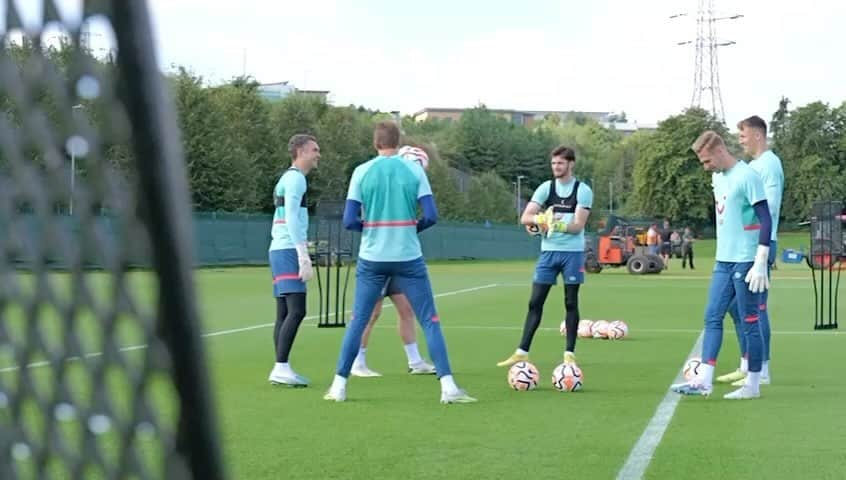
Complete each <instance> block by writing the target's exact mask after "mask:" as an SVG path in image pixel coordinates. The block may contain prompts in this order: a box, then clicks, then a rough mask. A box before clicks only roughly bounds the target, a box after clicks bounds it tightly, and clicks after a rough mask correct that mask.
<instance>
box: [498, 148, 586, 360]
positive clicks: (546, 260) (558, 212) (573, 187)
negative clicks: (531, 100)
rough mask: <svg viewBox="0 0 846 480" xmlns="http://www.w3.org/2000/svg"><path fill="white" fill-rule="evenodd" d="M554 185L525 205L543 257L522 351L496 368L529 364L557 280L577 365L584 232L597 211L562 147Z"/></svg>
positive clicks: (571, 155) (568, 354) (572, 156)
mask: <svg viewBox="0 0 846 480" xmlns="http://www.w3.org/2000/svg"><path fill="white" fill-rule="evenodd" d="M551 156H552V159H551V161H550V166H551V167H552V177H553V178H552V179H551V180H547V181H546V182H544V183H542V184H541V185H540V186H539V187H538V188H537V189H536V190H535V193H534V195H532V200H531V201H530V202H529V204H528V205H526V210H525V211H524V212H523V216H522V218H521V223H523V224H524V225H527V226H531V227H534V226H537V227H539V228H540V229H541V230H542V231H544V234H545V235H544V238H543V241H542V242H541V254H540V257H539V258H538V262H537V265H536V266H535V275H534V279H533V281H532V294H531V298H530V299H529V312H528V313H527V314H526V322H525V324H524V326H523V337H522V340H521V341H520V346H519V347H518V348H517V350H516V351H515V352H514V353H513V354H512V355H511V356H510V357H508V358H507V359H505V360H503V361H501V362H499V363H497V366H498V367H508V366H510V365H513V364H515V363H517V362H521V361H528V359H529V348H530V347H531V344H532V340H533V339H534V336H535V332H536V331H537V329H538V326H539V325H540V321H541V317H542V316H543V306H544V303H546V297H547V296H548V295H549V290H550V289H551V288H552V286H553V285H555V283H556V281H557V278H558V275H559V274H560V275H561V276H562V280H563V281H564V307H565V310H566V316H565V318H564V321H565V324H566V326H567V345H566V346H565V349H564V363H571V364H576V355H575V349H576V338H577V332H578V326H579V286H580V285H581V284H582V283H584V281H585V233H584V228H585V224H586V223H587V220H588V217H589V216H590V209H591V206H592V205H593V192H592V191H591V189H590V187H589V186H588V185H586V184H584V183H582V182H580V181H578V180H577V179H576V177H575V176H574V175H573V170H574V168H575V165H576V153H575V152H574V151H573V149H571V148H568V147H565V146H560V147H558V148H556V149H555V150H553V151H552V155H551Z"/></svg>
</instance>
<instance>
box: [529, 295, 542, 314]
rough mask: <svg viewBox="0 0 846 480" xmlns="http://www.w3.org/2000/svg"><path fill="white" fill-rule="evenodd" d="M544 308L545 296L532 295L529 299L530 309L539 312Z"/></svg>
mask: <svg viewBox="0 0 846 480" xmlns="http://www.w3.org/2000/svg"><path fill="white" fill-rule="evenodd" d="M542 309H543V298H541V297H539V296H537V295H532V298H530V299H529V310H531V311H533V312H537V311H540V310H542Z"/></svg>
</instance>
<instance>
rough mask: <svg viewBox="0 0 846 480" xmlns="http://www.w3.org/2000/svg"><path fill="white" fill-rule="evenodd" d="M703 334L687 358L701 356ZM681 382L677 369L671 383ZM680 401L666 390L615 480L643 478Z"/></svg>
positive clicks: (682, 376)
mask: <svg viewBox="0 0 846 480" xmlns="http://www.w3.org/2000/svg"><path fill="white" fill-rule="evenodd" d="M704 334H705V331H704V330H702V331H700V333H699V337H698V338H697V339H696V343H694V344H693V348H692V349H691V350H690V354H688V356H687V358H690V357H694V356H700V355H701V353H700V352H701V351H702V337H703V336H704ZM683 380H684V374H683V373H682V371H681V369H679V373H678V374H677V375H676V378H675V380H673V383H681V382H682V381H683ZM680 399H681V395H679V394H678V393H675V392H673V391H670V390H669V389H668V391H667V394H666V395H664V399H663V400H661V403H659V404H658V408H657V409H656V410H655V414H654V415H653V416H652V418H651V419H650V420H649V423H648V424H647V425H646V429H645V430H644V431H643V434H641V436H640V438H639V439H638V441H637V443H636V444H635V446H634V447H633V448H632V451H631V452H630V453H629V458H628V459H626V463H624V464H623V467H622V468H621V469H620V471H619V473H617V480H637V479H640V478H643V474H644V473H646V468H647V467H648V466H649V462H650V461H652V455H653V454H654V453H655V449H656V448H658V444H659V443H661V439H662V438H664V432H666V431H667V427H668V426H669V425H670V421H671V420H672V419H673V415H674V414H675V413H676V407H677V406H678V404H679V400H680Z"/></svg>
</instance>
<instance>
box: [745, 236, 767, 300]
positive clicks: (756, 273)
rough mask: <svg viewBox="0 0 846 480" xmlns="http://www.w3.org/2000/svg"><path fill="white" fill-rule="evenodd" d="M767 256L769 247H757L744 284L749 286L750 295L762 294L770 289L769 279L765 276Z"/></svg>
mask: <svg viewBox="0 0 846 480" xmlns="http://www.w3.org/2000/svg"><path fill="white" fill-rule="evenodd" d="M769 256H770V247H768V246H765V245H758V251H757V252H755V262H754V263H752V268H750V269H749V271H748V272H746V283H748V284H749V291H750V292H752V293H762V292H765V291H766V290H767V289H769V288H770V278H769V275H767V259H768V258H769Z"/></svg>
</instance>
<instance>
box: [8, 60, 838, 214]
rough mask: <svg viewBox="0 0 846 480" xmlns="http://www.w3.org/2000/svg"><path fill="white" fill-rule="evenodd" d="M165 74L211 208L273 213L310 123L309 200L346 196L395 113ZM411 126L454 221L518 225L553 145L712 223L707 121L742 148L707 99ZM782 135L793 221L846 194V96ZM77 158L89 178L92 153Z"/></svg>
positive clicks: (602, 191)
mask: <svg viewBox="0 0 846 480" xmlns="http://www.w3.org/2000/svg"><path fill="white" fill-rule="evenodd" d="M25 48H31V47H26V46H24V47H17V46H14V45H13V46H12V47H11V51H12V58H13V59H15V58H26V56H27V52H26V51H24V50H22V49H25ZM16 49H17V50H16ZM49 55H50V58H51V59H52V60H53V61H55V62H56V63H57V64H59V66H60V68H63V67H62V64H65V65H66V64H67V62H68V61H69V59H70V58H71V56H70V55H69V54H68V51H67V47H66V46H61V47H60V48H58V49H55V50H52V51H51V52H50V53H49ZM101 63H102V62H101ZM101 67H102V68H104V69H106V70H108V69H109V68H111V66H110V65H108V64H102V65H101ZM167 81H168V82H169V84H170V85H171V87H172V97H173V99H174V100H175V104H176V109H177V111H178V115H179V121H180V127H181V134H182V140H183V145H184V152H185V158H186V162H187V167H188V172H189V181H190V187H191V191H192V196H193V201H194V207H195V209H197V210H201V211H232V212H269V211H271V210H272V208H273V207H272V205H273V204H272V199H271V191H272V187H273V185H274V184H275V182H276V181H277V179H278V176H279V175H280V174H281V172H282V171H283V170H284V169H285V168H287V166H288V164H289V162H290V158H288V153H287V140H288V138H289V137H290V136H291V135H293V134H294V133H311V134H314V135H315V136H316V137H317V138H318V139H319V141H320V146H321V150H322V159H321V164H320V167H319V169H318V170H317V171H315V172H314V173H313V174H312V176H311V177H310V179H309V184H310V185H309V189H310V198H311V199H312V200H313V201H320V200H321V199H339V198H343V197H344V195H345V193H346V186H347V182H348V179H349V177H350V175H351V173H352V170H353V169H354V168H355V167H356V166H357V165H359V164H360V163H362V162H364V161H366V160H367V159H369V158H371V157H372V156H373V155H374V153H375V152H374V150H373V148H372V146H371V131H372V130H371V129H372V126H373V124H374V122H376V121H378V120H382V119H386V118H391V116H390V114H387V113H382V112H376V111H372V110H368V109H366V108H363V107H354V106H345V107H342V106H333V105H329V104H327V103H326V102H325V101H323V100H321V99H319V98H315V97H311V96H305V95H298V94H295V95H292V96H289V97H287V98H285V99H283V100H280V101H275V102H271V101H268V100H265V99H263V98H261V96H260V95H259V94H258V84H257V83H256V82H255V81H254V80H253V79H250V78H236V79H233V80H232V81H230V82H228V83H226V84H223V85H217V86H208V85H206V84H205V83H204V81H203V79H202V78H201V77H199V76H197V75H194V74H193V73H192V72H190V71H189V70H186V69H184V68H179V69H177V70H176V71H174V72H171V73H170V74H168V75H167ZM4 98H5V97H4ZM4 105H6V102H5V101H4ZM4 109H5V107H4ZM92 111H96V109H94V108H92ZM95 113H96V112H95ZM750 113H758V114H759V115H761V116H763V117H765V118H767V117H770V116H769V115H767V114H766V112H750ZM402 128H403V130H404V134H405V135H406V137H407V138H406V140H407V141H409V142H417V143H423V144H425V145H427V146H428V147H429V150H430V151H431V154H432V156H431V157H432V158H431V168H430V171H429V176H430V180H431V183H432V187H433V190H434V192H435V195H436V197H437V200H438V204H439V207H440V210H441V213H442V215H443V217H445V218H446V219H451V220H461V221H474V222H478V221H485V220H489V221H493V222H513V221H515V218H516V214H517V212H516V205H517V202H516V189H515V184H514V183H515V181H516V179H517V178H518V176H520V177H521V183H522V184H523V190H522V192H523V197H524V200H525V199H528V198H530V196H531V193H532V190H533V189H534V188H535V187H537V186H538V185H539V184H540V183H541V182H543V181H544V180H546V179H548V178H549V175H550V171H549V152H550V151H551V150H552V149H553V148H554V147H555V146H557V145H559V144H566V145H569V146H572V147H573V148H575V150H576V152H577V156H578V160H577V164H576V165H577V166H576V172H577V175H578V177H579V178H581V179H582V180H583V181H585V182H587V183H589V184H590V185H591V186H592V188H593V190H594V209H595V211H599V210H603V209H607V208H613V209H614V210H615V211H617V212H622V213H623V214H626V215H638V216H648V217H664V216H667V217H670V218H672V219H673V220H674V222H676V223H687V224H692V225H707V224H710V223H711V222H712V221H713V207H712V205H713V200H712V198H711V193H710V180H709V177H708V174H707V173H705V172H703V171H702V168H701V166H700V165H699V162H698V161H697V159H696V157H695V155H694V154H693V152H691V151H690V148H689V147H690V145H691V144H692V142H693V140H694V139H695V138H696V137H697V136H698V135H699V134H700V133H701V132H702V131H703V130H705V129H714V130H717V131H719V132H721V133H723V134H724V135H725V136H726V138H727V139H729V142H730V144H731V145H732V148H733V149H734V150H735V151H736V153H737V154H738V155H740V154H741V152H740V149H739V147H738V146H737V144H736V141H735V140H734V138H733V136H732V135H729V134H728V130H727V128H726V126H725V125H724V124H722V123H721V122H719V121H718V120H717V119H715V118H714V117H713V116H711V115H710V114H709V113H708V112H706V111H704V110H701V109H698V108H691V109H688V110H686V111H684V112H683V113H680V114H678V115H674V116H671V117H669V118H667V119H665V120H663V121H662V122H660V123H659V126H658V128H657V130H655V131H648V132H647V131H638V132H636V133H634V134H632V135H624V134H622V133H621V132H619V131H617V130H615V129H614V128H613V127H612V128H610V129H609V128H605V127H603V126H601V125H600V124H598V123H597V122H595V121H593V120H590V119H588V118H584V117H578V116H577V117H573V118H569V119H567V120H566V121H564V120H562V119H561V118H559V117H558V116H550V117H548V118H546V119H544V120H543V121H540V122H536V123H534V124H532V125H530V126H528V127H524V126H520V125H516V124H514V123H512V122H510V121H508V120H507V119H503V118H500V117H498V116H496V115H495V114H493V113H492V112H490V111H489V110H488V109H486V108H485V107H484V106H479V107H477V108H473V109H470V110H467V111H466V112H465V113H464V114H463V115H462V117H461V118H460V119H459V120H457V121H454V122H452V121H443V120H427V121H423V122H415V121H413V119H411V118H408V117H406V118H403V119H402ZM771 133H772V137H773V143H772V146H773V148H774V149H775V151H776V153H778V154H779V155H780V156H781V158H782V160H783V162H784V169H785V174H786V176H787V183H786V192H785V197H784V206H783V209H782V213H783V217H784V220H786V221H787V222H788V223H789V222H796V221H801V220H804V219H805V218H806V217H807V215H808V212H809V210H810V207H811V204H812V202H813V201H814V200H816V199H819V198H839V199H842V198H844V197H846V103H844V104H842V105H840V106H839V107H834V108H832V107H830V106H829V105H826V104H824V103H820V102H816V103H811V104H808V105H804V106H800V107H798V108H795V109H791V108H790V103H789V100H787V99H782V100H781V102H779V103H778V105H777V109H776V111H775V113H774V114H773V115H772V116H771ZM107 153H108V154H109V155H110V156H112V157H114V158H112V159H111V160H112V162H113V164H115V165H117V166H118V167H119V168H122V169H124V170H125V171H126V172H127V175H131V172H130V170H129V166H130V165H131V164H132V162H131V150H130V149H129V148H127V147H126V145H111V146H109V147H108V149H107ZM0 163H2V158H0ZM78 163H79V165H80V175H81V176H83V177H84V176H85V160H84V159H82V160H80V161H79V162H78ZM460 184H461V185H460Z"/></svg>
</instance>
